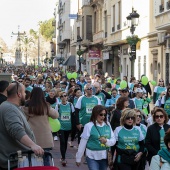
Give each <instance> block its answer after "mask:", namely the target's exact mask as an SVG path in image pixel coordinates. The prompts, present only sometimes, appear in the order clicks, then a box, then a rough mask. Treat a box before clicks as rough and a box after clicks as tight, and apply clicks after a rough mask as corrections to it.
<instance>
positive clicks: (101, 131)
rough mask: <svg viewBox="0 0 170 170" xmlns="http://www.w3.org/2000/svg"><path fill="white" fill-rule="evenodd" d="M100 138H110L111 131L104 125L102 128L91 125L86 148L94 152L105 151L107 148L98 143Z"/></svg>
mask: <svg viewBox="0 0 170 170" xmlns="http://www.w3.org/2000/svg"><path fill="white" fill-rule="evenodd" d="M100 137H105V138H106V139H110V138H111V129H110V126H109V125H106V124H105V125H104V126H103V127H99V126H97V127H96V126H95V125H93V126H92V128H91V131H90V137H89V139H88V142H87V145H86V147H87V148H88V149H90V150H94V151H99V150H106V149H107V148H108V147H106V146H105V145H104V144H101V143H100V141H99V138H100Z"/></svg>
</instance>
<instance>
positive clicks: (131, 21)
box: [126, 7, 140, 77]
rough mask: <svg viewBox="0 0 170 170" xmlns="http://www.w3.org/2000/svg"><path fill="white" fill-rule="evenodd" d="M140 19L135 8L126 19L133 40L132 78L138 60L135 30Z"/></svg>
mask: <svg viewBox="0 0 170 170" xmlns="http://www.w3.org/2000/svg"><path fill="white" fill-rule="evenodd" d="M139 17H140V15H139V14H138V13H137V12H136V11H135V10H134V8H133V7H132V12H131V13H130V14H129V15H128V16H127V17H126V19H127V22H128V27H130V32H131V34H132V36H131V37H130V38H131V42H132V43H130V52H129V54H130V58H129V59H130V61H131V77H133V76H134V63H135V59H136V43H137V41H136V39H137V38H138V37H137V36H135V35H134V32H135V28H136V26H137V25H138V23H139Z"/></svg>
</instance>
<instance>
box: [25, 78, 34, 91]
mask: <svg viewBox="0 0 170 170" xmlns="http://www.w3.org/2000/svg"><path fill="white" fill-rule="evenodd" d="M23 84H24V86H25V90H27V91H30V92H31V91H32V89H33V87H32V86H31V79H30V78H29V77H26V78H25V80H24V83H23Z"/></svg>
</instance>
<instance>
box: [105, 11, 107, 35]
mask: <svg viewBox="0 0 170 170" xmlns="http://www.w3.org/2000/svg"><path fill="white" fill-rule="evenodd" d="M104 21H105V23H104V24H105V38H106V37H107V11H104Z"/></svg>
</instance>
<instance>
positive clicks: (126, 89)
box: [121, 88, 129, 91]
mask: <svg viewBox="0 0 170 170" xmlns="http://www.w3.org/2000/svg"><path fill="white" fill-rule="evenodd" d="M121 91H129V89H128V88H124V89H121Z"/></svg>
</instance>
